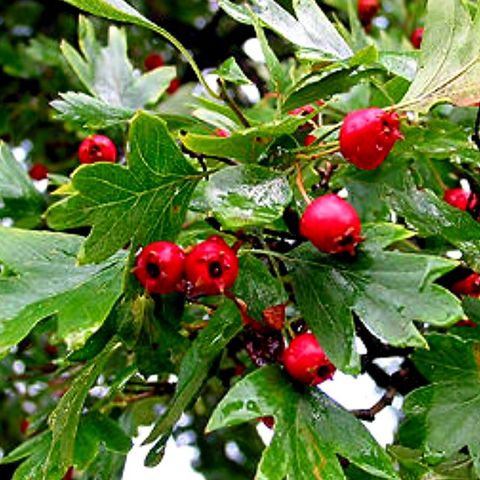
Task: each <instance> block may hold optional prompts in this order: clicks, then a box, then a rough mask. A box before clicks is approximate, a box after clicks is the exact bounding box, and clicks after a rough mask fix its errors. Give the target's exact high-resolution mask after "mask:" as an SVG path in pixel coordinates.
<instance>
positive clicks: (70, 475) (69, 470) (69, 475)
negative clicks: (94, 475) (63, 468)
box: [63, 467, 75, 480]
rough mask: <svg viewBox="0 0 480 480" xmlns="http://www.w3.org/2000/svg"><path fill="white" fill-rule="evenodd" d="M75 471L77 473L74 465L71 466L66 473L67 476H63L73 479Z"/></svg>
mask: <svg viewBox="0 0 480 480" xmlns="http://www.w3.org/2000/svg"><path fill="white" fill-rule="evenodd" d="M74 473H75V470H74V469H73V467H70V468H69V469H68V470H67V473H65V476H64V477H63V480H72V478H73V474H74Z"/></svg>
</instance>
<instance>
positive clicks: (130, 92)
mask: <svg viewBox="0 0 480 480" xmlns="http://www.w3.org/2000/svg"><path fill="white" fill-rule="evenodd" d="M79 33H80V38H79V44H80V48H81V53H79V52H77V51H76V50H75V49H74V48H73V47H72V46H71V45H69V44H68V43H67V42H65V41H64V42H63V43H62V47H61V48H62V52H63V54H64V56H65V58H66V60H67V61H68V63H69V64H70V66H71V67H72V69H73V70H74V71H75V73H76V74H77V76H78V77H79V78H80V80H81V81H82V83H83V84H84V85H85V87H86V88H87V89H88V90H89V92H90V93H91V94H93V95H94V96H95V97H97V98H98V99H99V100H101V101H102V102H104V103H106V104H107V105H109V106H110V107H115V108H116V109H119V110H120V111H121V112H125V110H137V109H139V108H143V107H144V106H145V105H147V104H150V103H155V102H156V101H157V100H158V99H159V98H160V96H161V95H162V94H163V93H164V92H165V91H166V90H167V88H168V86H169V85H170V82H171V81H172V80H173V79H174V78H175V76H176V71H175V68H174V67H161V68H156V69H154V70H152V71H151V72H148V73H145V74H143V75H138V74H137V73H138V72H135V70H134V68H133V65H132V64H131V63H130V61H129V59H128V55H127V38H126V35H125V32H124V30H121V29H119V28H116V27H110V29H109V34H108V45H107V46H106V47H104V48H100V47H99V46H98V45H97V43H96V39H95V34H94V31H93V28H92V27H91V25H90V24H89V22H88V20H86V19H85V18H81V28H80V29H79ZM82 54H83V56H82ZM72 106H76V104H70V108H72ZM80 106H81V105H80ZM113 112H114V113H115V110H113ZM107 113H108V110H107V111H105V112H104V113H103V115H104V116H105V115H106V114H107ZM117 116H118V114H115V116H114V119H115V117H117Z"/></svg>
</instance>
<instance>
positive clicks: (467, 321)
mask: <svg viewBox="0 0 480 480" xmlns="http://www.w3.org/2000/svg"><path fill="white" fill-rule="evenodd" d="M455 326H456V327H470V328H476V326H477V324H476V323H475V322H474V321H473V320H470V319H468V318H466V319H465V320H460V321H459V322H457V323H456V324H455Z"/></svg>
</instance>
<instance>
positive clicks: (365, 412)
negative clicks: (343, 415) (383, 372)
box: [350, 387, 398, 422]
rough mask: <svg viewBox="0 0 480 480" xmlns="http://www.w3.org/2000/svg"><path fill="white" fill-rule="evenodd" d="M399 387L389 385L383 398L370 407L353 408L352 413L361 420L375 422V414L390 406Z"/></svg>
mask: <svg viewBox="0 0 480 480" xmlns="http://www.w3.org/2000/svg"><path fill="white" fill-rule="evenodd" d="M397 393H398V392H397V389H396V388H394V387H389V388H388V389H387V391H386V392H385V393H384V394H383V396H382V398H380V400H379V401H378V402H377V403H376V404H375V405H373V406H372V407H370V408H363V409H359V410H351V411H350V413H352V414H353V415H355V416H356V417H357V418H359V419H360V420H365V421H366V422H373V421H374V420H375V415H377V414H378V413H380V412H381V411H382V410H383V409H384V408H385V407H389V406H390V405H391V404H392V402H393V399H394V398H395V395H397Z"/></svg>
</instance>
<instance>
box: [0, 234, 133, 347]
mask: <svg viewBox="0 0 480 480" xmlns="http://www.w3.org/2000/svg"><path fill="white" fill-rule="evenodd" d="M81 243H82V238H81V237H78V236H75V235H64V234H58V233H48V232H29V231H25V230H17V229H12V228H3V227H0V265H2V266H3V270H0V304H1V305H2V310H1V313H0V332H1V335H0V351H5V350H7V349H8V348H10V347H11V346H13V345H16V344H17V343H18V342H20V340H22V339H23V338H24V337H25V336H26V335H27V334H28V333H29V332H30V330H32V328H33V327H34V326H35V325H36V324H37V323H38V322H39V321H40V320H43V319H44V318H46V317H48V316H50V315H56V316H57V318H58V335H59V336H60V338H63V339H65V340H66V341H67V343H68V344H69V346H70V347H78V346H81V345H82V344H83V343H84V342H85V340H86V339H87V338H88V337H89V336H90V335H91V334H92V333H93V332H94V331H96V330H97V329H98V328H99V327H100V325H102V323H103V322H104V320H105V318H106V317H107V315H108V314H109V312H110V310H111V308H112V306H113V304H114V303H115V301H116V300H117V298H118V297H119V296H120V294H121V292H122V270H123V268H124V265H125V255H123V254H117V255H116V256H114V257H112V258H110V259H109V260H107V261H105V262H103V263H100V264H99V265H94V266H84V267H79V266H77V265H76V255H77V253H78V249H79V248H80V246H81Z"/></svg>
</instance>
